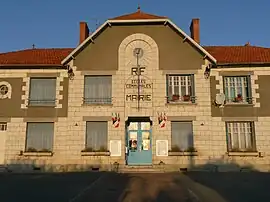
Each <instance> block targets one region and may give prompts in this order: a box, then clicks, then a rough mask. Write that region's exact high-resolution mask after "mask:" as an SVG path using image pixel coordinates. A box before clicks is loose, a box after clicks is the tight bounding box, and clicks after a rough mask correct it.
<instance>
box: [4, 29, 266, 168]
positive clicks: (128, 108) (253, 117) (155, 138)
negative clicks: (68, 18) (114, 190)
mask: <svg viewBox="0 0 270 202" xmlns="http://www.w3.org/2000/svg"><path fill="white" fill-rule="evenodd" d="M150 27H151V26H150ZM108 29H111V30H107V31H104V36H103V37H104V38H105V39H104V40H105V41H106V40H107V39H111V37H112V36H117V35H116V34H115V31H114V27H112V28H108ZM115 29H120V30H121V29H123V30H124V31H123V30H122V31H121V33H120V32H119V35H120V36H121V37H122V38H121V37H120V39H121V41H120V43H117V41H119V36H118V37H116V39H115V40H114V42H112V44H110V45H108V47H110V48H109V50H110V51H108V50H105V51H104V53H103V51H102V48H103V47H104V48H105V49H107V47H105V45H104V41H102V34H103V33H101V35H100V36H99V37H100V39H99V38H97V40H96V42H95V43H90V44H88V45H87V47H85V48H84V49H83V50H82V51H81V52H80V53H79V54H78V55H77V56H76V58H75V60H71V61H70V62H69V64H68V65H69V66H70V68H72V69H73V73H74V77H73V78H72V79H70V78H68V73H67V71H66V70H65V69H62V70H53V69H51V70H49V69H31V70H30V69H22V70H17V69H16V70H15V69H7V70H0V78H1V79H0V80H1V81H7V82H8V81H12V79H19V80H20V82H21V83H23V84H21V91H22V92H24V93H21V99H20V103H21V104H20V109H18V111H20V112H18V114H16V113H15V112H13V113H15V114H14V115H10V116H9V115H8V114H7V113H8V112H6V110H5V113H2V114H1V113H0V114H1V117H0V122H3V123H7V130H5V131H2V132H0V135H1V136H2V138H3V137H4V138H3V139H5V142H4V141H2V142H4V143H3V145H4V150H0V152H1V153H2V154H3V153H4V155H2V157H1V154H0V160H2V162H0V164H1V163H2V164H7V165H9V166H10V167H11V168H12V169H16V168H19V169H21V168H32V167H33V165H35V166H41V167H42V168H44V169H45V170H56V171H57V170H80V169H87V168H88V167H91V166H93V165H95V166H96V165H98V166H100V167H102V168H105V169H110V168H111V167H112V165H113V164H114V163H115V162H117V163H119V164H120V165H125V158H126V156H125V153H126V127H125V121H126V120H127V119H128V118H129V117H142V116H143V117H150V119H151V121H152V122H153V125H152V147H151V150H152V164H153V165H159V164H160V162H163V163H164V164H165V165H166V167H167V168H168V169H174V168H175V169H178V168H186V167H191V166H192V167H199V168H200V167H205V166H209V165H219V166H220V168H221V169H222V168H223V167H228V165H231V166H232V167H233V166H236V165H240V166H251V167H253V168H255V169H257V170H263V171H266V170H270V166H269V165H270V144H269V143H270V136H269V132H270V111H268V112H266V111H267V110H269V108H268V107H266V108H262V107H264V106H268V105H267V104H265V103H266V99H267V97H268V95H265V94H263V92H265V91H264V90H260V88H262V86H260V83H261V84H262V85H265V83H264V82H260V79H264V77H263V76H270V70H269V68H270V67H248V68H243V67H241V68H240V67H239V68H237V67H234V68H233V69H232V68H212V70H211V73H210V75H211V76H210V78H205V75H204V73H205V69H206V67H207V66H208V65H209V64H210V63H211V61H210V60H208V59H206V58H205V59H203V57H202V55H201V54H200V53H199V52H198V50H195V49H194V47H192V46H191V45H190V44H188V43H185V45H183V47H181V48H179V46H176V47H172V49H173V50H174V49H175V50H177V53H179V54H180V55H177V54H175V52H174V51H173V50H171V51H169V50H164V48H165V47H166V43H164V41H163V40H162V39H163V38H165V39H166V37H168V38H167V39H168V43H171V44H173V43H174V42H173V40H174V39H173V37H176V33H175V32H174V31H172V30H169V31H168V30H167V28H165V31H164V32H165V33H162V29H163V28H158V29H160V30H161V31H160V32H153V31H151V29H150V28H149V29H147V28H146V29H145V30H147V31H145V30H144V28H142V27H141V26H138V27H136V26H135V27H134V28H132V27H127V28H125V27H118V28H115ZM132 29H133V31H130V30H132ZM137 29H139V30H140V32H136V30H137ZM154 29H155V28H153V30H154ZM149 30H150V31H149ZM108 32H112V34H110V33H109V34H108ZM117 32H118V31H116V33H117ZM166 32H168V33H166ZM127 33H129V34H127ZM151 33H152V34H153V36H152V35H151ZM158 33H159V34H158ZM163 34H164V35H163ZM107 35H108V36H107ZM168 35H169V36H170V37H169V36H168ZM171 35H172V36H171ZM178 38H179V41H181V43H184V42H183V37H182V36H180V35H178ZM155 39H156V40H155ZM158 40H160V41H163V42H161V44H159V41H158ZM175 40H176V41H177V39H175ZM181 46H182V45H181ZM116 47H117V48H116ZM135 48H141V49H142V50H143V56H142V58H141V59H140V66H141V67H144V68H145V69H144V72H143V73H142V76H141V79H144V81H145V82H146V83H145V84H148V85H149V86H151V87H150V88H146V89H143V90H142V92H141V93H142V94H143V95H146V97H144V98H142V100H141V101H140V103H139V105H140V107H139V108H138V102H137V101H136V100H133V101H132V99H131V98H132V95H134V96H137V95H138V91H137V89H132V88H127V84H130V82H131V81H132V80H136V79H137V76H136V75H132V68H134V67H136V65H137V61H136V57H135V56H134V49H135ZM95 50H97V52H98V51H99V54H97V55H96V56H89V54H90V52H94V51H95ZM181 51H182V52H183V53H181ZM110 53H112V55H113V56H116V57H117V58H115V57H112V56H111V55H110ZM169 53H172V54H169ZM93 54H94V55H95V53H93ZM183 55H184V56H183ZM180 56H181V57H180ZM89 57H94V59H93V60H91V59H89ZM106 57H108V58H107V59H106ZM111 58H112V59H111ZM179 58H180V59H179ZM181 58H182V59H181ZM187 58H188V59H187ZM181 60H183V61H184V62H183V63H182V62H181ZM110 61H112V63H110ZM168 61H173V62H172V64H171V63H170V62H168ZM189 61H190V63H189ZM166 64H168V66H167V65H166ZM99 65H100V66H102V68H99ZM104 65H105V66H107V68H103V67H104ZM110 65H112V66H110ZM115 65H117V66H115ZM161 66H162V67H161ZM239 72H240V73H239ZM242 72H243V73H242ZM251 72H252V73H251ZM246 74H248V75H250V78H251V80H250V81H251V82H250V86H251V95H252V100H253V101H252V103H251V104H239V103H236V104H231V105H230V104H225V105H224V106H223V105H222V106H214V100H215V96H216V94H218V93H221V92H224V89H223V88H224V84H223V81H224V79H223V78H224V75H235V76H244V75H246ZM46 75H47V77H51V76H53V75H56V77H57V79H56V105H55V107H54V109H48V108H46V107H36V108H35V109H34V111H33V112H31V113H30V112H29V110H30V109H28V108H29V106H28V103H27V100H28V96H29V80H30V78H33V77H46ZM87 75H95V76H97V75H103V76H104V75H111V76H112V103H111V104H85V103H84V100H83V98H84V91H85V90H84V85H85V76H87ZM167 75H194V81H193V82H194V90H195V102H176V103H168V102H167ZM267 78H268V77H267ZM8 83H12V82H8ZM264 87H266V86H263V88H264ZM17 90H18V89H17ZM218 91H219V92H218ZM14 93H16V89H14V87H13V86H12V90H11V95H10V96H11V97H10V98H5V99H12V98H13V96H15V97H16V96H17V95H16V94H14ZM147 96H148V97H147ZM17 97H18V96H17ZM2 101H3V100H0V103H1V102H2ZM17 102H18V100H17ZM262 103H264V104H263V105H262ZM7 105H8V104H7ZM11 107H12V106H10V105H9V108H11ZM39 108H40V109H39ZM48 110H51V112H50V113H48ZM250 110H251V111H252V112H254V113H247V111H250ZM11 111H13V110H12V109H11ZM228 111H229V112H228ZM230 111H237V112H235V113H231V112H230ZM238 111H239V113H238ZM113 113H117V114H118V113H119V115H120V126H119V127H118V128H115V127H114V126H113V124H112V121H111V117H112V114H113ZM159 114H166V117H167V121H166V125H165V127H163V128H161V127H160V126H159V122H158V115H159ZM87 121H105V122H107V123H108V125H107V126H108V130H107V131H108V134H107V148H108V150H109V151H108V152H100V153H99V155H98V154H97V153H94V152H88V153H83V152H82V150H83V149H84V148H85V142H86V135H85V134H86V122H87ZM174 121H176V122H177V121H178V122H183V121H189V122H192V126H193V141H194V147H195V149H196V152H195V151H194V152H176V151H170V150H171V149H172V148H171V145H172V141H171V138H172V129H171V125H172V124H171V122H174ZM246 121H249V122H252V123H254V128H253V132H254V135H255V143H256V150H253V151H250V152H237V151H234V152H232V151H228V147H227V142H228V141H227V138H226V137H227V136H226V127H225V123H226V122H246ZM28 122H31V123H33V122H53V123H54V135H53V150H52V153H51V152H26V151H25V149H26V148H25V147H26V146H25V144H26V134H27V131H26V130H27V123H28ZM161 140H162V141H164V140H165V142H166V141H167V142H168V145H167V148H165V149H166V152H165V153H164V154H159V152H160V151H161V148H158V145H157V142H160V141H161ZM159 146H161V145H159ZM163 146H164V145H163ZM165 146H166V144H165ZM112 150H113V151H112ZM117 150H118V151H117Z"/></svg>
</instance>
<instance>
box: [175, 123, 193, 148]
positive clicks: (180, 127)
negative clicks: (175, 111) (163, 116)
mask: <svg viewBox="0 0 270 202" xmlns="http://www.w3.org/2000/svg"><path fill="white" fill-rule="evenodd" d="M171 134H172V140H171V151H172V152H180V151H187V152H188V151H190V152H191V151H195V148H194V144H193V125H192V122H191V121H187V122H183V121H181V122H180V121H172V122H171Z"/></svg>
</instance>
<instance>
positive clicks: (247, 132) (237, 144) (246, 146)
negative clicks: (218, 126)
mask: <svg viewBox="0 0 270 202" xmlns="http://www.w3.org/2000/svg"><path fill="white" fill-rule="evenodd" d="M226 131H227V143H228V151H256V143H255V131H254V123H253V122H226Z"/></svg>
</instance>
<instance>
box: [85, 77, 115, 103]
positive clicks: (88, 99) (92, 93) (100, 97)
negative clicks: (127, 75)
mask: <svg viewBox="0 0 270 202" xmlns="http://www.w3.org/2000/svg"><path fill="white" fill-rule="evenodd" d="M84 82H85V83H84V102H85V103H111V97H112V77H111V76H86V77H85V81H84Z"/></svg>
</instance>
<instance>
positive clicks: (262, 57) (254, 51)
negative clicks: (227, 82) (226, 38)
mask: <svg viewBox="0 0 270 202" xmlns="http://www.w3.org/2000/svg"><path fill="white" fill-rule="evenodd" d="M204 49H205V50H206V51H208V52H209V53H210V54H211V55H212V56H213V57H214V58H216V60H217V63H218V64H228V63H233V64H252V63H253V64H255V63H270V48H264V47H258V46H250V45H248V46H205V47H204Z"/></svg>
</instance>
